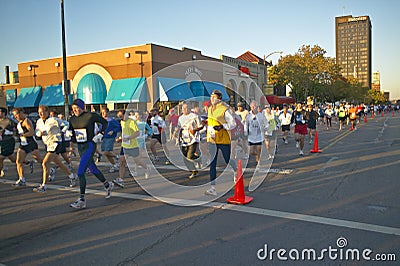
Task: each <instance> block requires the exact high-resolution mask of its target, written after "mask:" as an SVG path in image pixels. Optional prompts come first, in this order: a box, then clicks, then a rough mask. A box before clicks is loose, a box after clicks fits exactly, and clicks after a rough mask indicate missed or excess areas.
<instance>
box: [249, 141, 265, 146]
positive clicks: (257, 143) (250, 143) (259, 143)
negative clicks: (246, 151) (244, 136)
mask: <svg viewBox="0 0 400 266" xmlns="http://www.w3.org/2000/svg"><path fill="white" fill-rule="evenodd" d="M261 144H262V142H255V143H253V142H250V141H249V146H261Z"/></svg>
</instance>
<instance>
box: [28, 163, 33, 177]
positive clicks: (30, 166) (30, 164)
mask: <svg viewBox="0 0 400 266" xmlns="http://www.w3.org/2000/svg"><path fill="white" fill-rule="evenodd" d="M28 165H29V169H30V172H31V174H32V173H33V160H30V161H29V162H28Z"/></svg>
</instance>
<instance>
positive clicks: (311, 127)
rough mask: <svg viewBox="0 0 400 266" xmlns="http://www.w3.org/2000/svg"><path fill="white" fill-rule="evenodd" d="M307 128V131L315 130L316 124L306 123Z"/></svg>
mask: <svg viewBox="0 0 400 266" xmlns="http://www.w3.org/2000/svg"><path fill="white" fill-rule="evenodd" d="M307 128H309V129H316V128H317V123H316V122H311V123H310V121H308V123H307Z"/></svg>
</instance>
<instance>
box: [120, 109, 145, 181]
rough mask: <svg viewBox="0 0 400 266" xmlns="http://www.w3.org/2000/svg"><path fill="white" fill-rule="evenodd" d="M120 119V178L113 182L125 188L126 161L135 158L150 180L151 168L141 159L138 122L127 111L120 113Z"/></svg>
mask: <svg viewBox="0 0 400 266" xmlns="http://www.w3.org/2000/svg"><path fill="white" fill-rule="evenodd" d="M117 115H118V118H119V119H120V120H121V129H122V135H121V136H120V137H119V138H118V139H117V141H118V142H121V151H120V160H121V161H120V165H119V178H117V179H115V180H113V183H114V184H116V185H118V186H119V187H121V188H123V187H124V186H125V184H124V177H125V172H126V161H127V159H128V158H129V157H133V160H134V161H135V164H136V165H140V166H142V167H143V168H144V169H145V173H144V176H145V178H146V179H147V178H149V175H150V173H149V171H150V168H149V167H148V166H147V165H146V163H145V162H144V161H143V160H142V158H141V157H140V152H139V143H138V140H137V138H138V137H139V136H140V131H139V128H138V126H137V124H136V121H135V120H134V119H132V118H130V117H129V116H128V113H127V112H126V111H125V110H120V111H118V114H117Z"/></svg>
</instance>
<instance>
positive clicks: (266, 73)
mask: <svg viewBox="0 0 400 266" xmlns="http://www.w3.org/2000/svg"><path fill="white" fill-rule="evenodd" d="M282 53H283V52H282V51H275V52H272V53H269V54H268V55H264V66H265V77H266V85H268V68H267V66H266V63H267V58H268V57H270V56H271V55H274V54H282ZM270 64H271V65H272V61H271V63H270ZM266 85H264V90H266V89H265V87H266Z"/></svg>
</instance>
